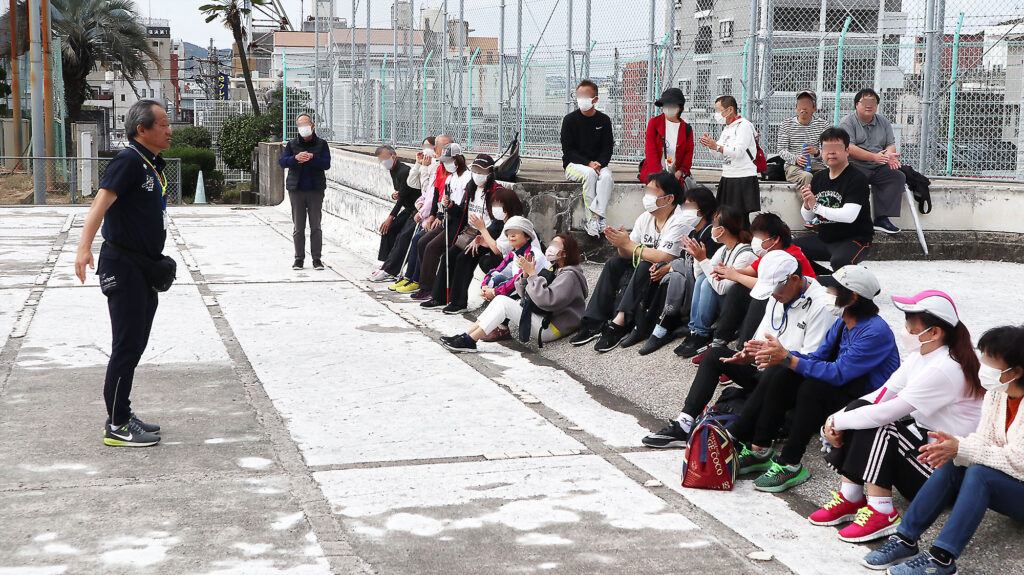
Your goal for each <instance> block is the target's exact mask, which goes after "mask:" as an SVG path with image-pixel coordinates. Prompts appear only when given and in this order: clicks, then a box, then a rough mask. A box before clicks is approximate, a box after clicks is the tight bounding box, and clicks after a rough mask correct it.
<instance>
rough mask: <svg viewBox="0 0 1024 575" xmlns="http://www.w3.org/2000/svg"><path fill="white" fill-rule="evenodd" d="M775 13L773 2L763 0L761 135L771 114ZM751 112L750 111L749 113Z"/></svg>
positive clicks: (760, 90)
mask: <svg viewBox="0 0 1024 575" xmlns="http://www.w3.org/2000/svg"><path fill="white" fill-rule="evenodd" d="M774 12H775V0H765V14H764V26H763V29H762V31H763V33H764V40H763V41H762V42H763V43H762V45H761V50H762V51H761V87H760V89H758V91H757V92H758V96H759V97H760V100H761V102H760V103H761V106H760V114H759V115H760V117H759V118H758V124H759V125H760V126H761V129H760V130H758V131H759V132H760V133H761V134H767V133H768V117H769V114H770V112H771V103H772V92H773V91H774V90H772V78H771V74H772V35H773V33H774V20H775V18H774V16H773V14H774ZM750 112H752V111H750Z"/></svg>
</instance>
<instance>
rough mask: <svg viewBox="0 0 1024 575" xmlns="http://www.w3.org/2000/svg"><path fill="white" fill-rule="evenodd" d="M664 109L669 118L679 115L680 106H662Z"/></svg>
mask: <svg viewBox="0 0 1024 575" xmlns="http://www.w3.org/2000/svg"><path fill="white" fill-rule="evenodd" d="M662 110H663V111H664V112H665V115H666V116H668V117H669V118H678V117H679V111H680V110H679V106H665V107H664V108H662Z"/></svg>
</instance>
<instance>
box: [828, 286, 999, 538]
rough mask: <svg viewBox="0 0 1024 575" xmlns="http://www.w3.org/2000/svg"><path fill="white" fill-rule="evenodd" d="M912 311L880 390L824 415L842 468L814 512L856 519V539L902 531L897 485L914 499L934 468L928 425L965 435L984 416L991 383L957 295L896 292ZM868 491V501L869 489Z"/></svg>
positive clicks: (851, 533) (849, 531)
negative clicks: (927, 454) (924, 452)
mask: <svg viewBox="0 0 1024 575" xmlns="http://www.w3.org/2000/svg"><path fill="white" fill-rule="evenodd" d="M892 301H893V303H894V304H895V305H896V308H897V309H899V310H900V311H902V312H903V313H904V314H905V315H906V324H905V329H903V330H899V331H898V333H899V336H900V338H901V340H902V347H903V350H904V352H906V353H907V356H906V358H905V359H904V361H903V364H902V365H900V367H899V369H897V370H896V371H895V372H893V374H892V375H891V376H890V377H889V379H888V381H886V383H885V386H884V387H882V389H880V390H878V391H874V392H871V393H868V394H867V395H865V396H863V397H862V398H860V399H858V400H856V401H854V402H852V403H851V404H850V405H849V406H847V407H846V408H845V409H843V410H841V411H839V412H837V413H835V414H833V415H832V416H830V417H829V418H828V419H827V420H826V421H825V426H824V436H825V439H826V440H827V441H828V442H829V443H831V444H832V446H833V447H834V449H832V450H831V451H830V452H829V453H828V455H826V456H825V461H826V462H827V463H828V464H829V466H830V467H831V468H832V469H834V470H835V471H836V472H837V473H839V474H840V475H841V476H842V480H841V483H840V488H839V492H838V493H833V498H832V501H830V502H828V503H827V504H826V505H825V506H824V507H822V508H821V509H819V510H818V511H816V512H814V514H812V515H811V516H810V521H811V523H813V524H815V525H840V524H843V523H847V522H850V521H851V520H852V521H853V523H851V524H850V525H848V526H846V527H845V528H843V529H841V530H840V531H839V538H840V539H842V540H844V541H849V542H851V543H857V542H862V541H870V540H872V539H879V538H883V537H886V536H889V535H892V534H893V533H895V532H896V528H897V526H898V525H899V523H900V520H901V518H900V513H899V511H897V510H896V509H894V508H893V504H892V490H893V488H894V487H895V488H897V489H899V490H900V493H902V494H903V495H904V496H905V497H907V498H908V499H913V498H914V496H915V495H916V494H917V492H918V490H919V489H921V486H922V485H924V483H925V481H926V480H927V479H928V476H929V475H931V469H929V467H928V466H927V465H925V464H924V463H922V462H920V461H918V459H917V457H918V455H919V453H918V450H919V448H920V447H921V446H922V445H925V444H927V443H928V442H929V441H930V440H929V438H928V432H929V431H938V430H943V431H947V432H949V433H952V434H954V435H957V436H961V437H962V436H965V435H968V434H969V433H971V432H972V431H974V430H975V428H977V426H978V421H979V420H980V418H981V404H982V398H983V397H984V395H985V390H984V389H983V388H982V387H981V382H980V381H979V379H978V368H979V366H980V363H979V361H978V356H977V354H976V353H975V351H974V346H973V344H972V343H971V334H970V332H968V331H967V327H966V326H964V324H963V322H961V321H960V318H959V317H958V315H957V311H956V306H955V305H954V304H953V300H952V299H950V297H949V296H948V295H946V294H945V293H943V292H940V291H935V290H929V291H924V292H921V293H919V294H917V295H916V296H913V297H894V298H892ZM865 490H866V491H867V501H865V500H864V499H865V495H864V492H865Z"/></svg>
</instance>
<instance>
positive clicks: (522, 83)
mask: <svg viewBox="0 0 1024 575" xmlns="http://www.w3.org/2000/svg"><path fill="white" fill-rule="evenodd" d="M534 46H535V44H530V49H529V50H527V51H526V58H523V68H522V71H521V73H520V75H519V149H520V150H525V149H526V63H527V62H528V61H529V60H530V54H532V53H533V48H534Z"/></svg>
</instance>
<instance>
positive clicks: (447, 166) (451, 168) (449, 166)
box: [442, 160, 455, 174]
mask: <svg viewBox="0 0 1024 575" xmlns="http://www.w3.org/2000/svg"><path fill="white" fill-rule="evenodd" d="M442 164H444V171H446V172H448V173H449V174H454V173H455V162H452V161H450V160H449V161H447V162H442Z"/></svg>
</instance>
